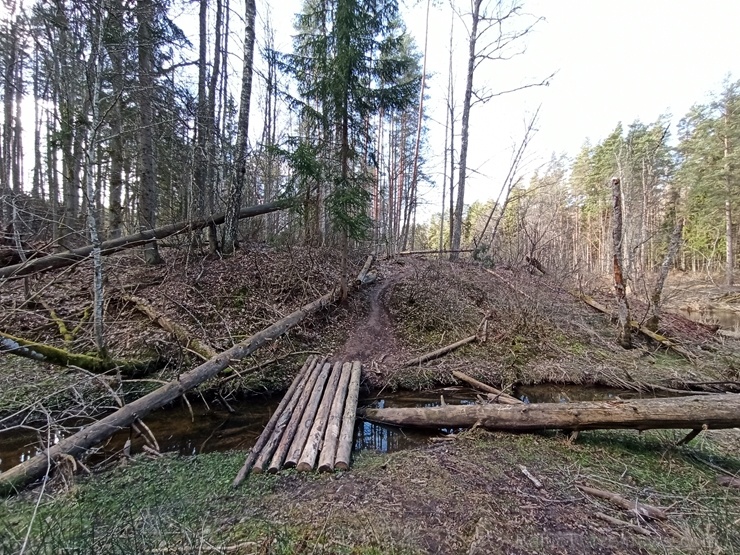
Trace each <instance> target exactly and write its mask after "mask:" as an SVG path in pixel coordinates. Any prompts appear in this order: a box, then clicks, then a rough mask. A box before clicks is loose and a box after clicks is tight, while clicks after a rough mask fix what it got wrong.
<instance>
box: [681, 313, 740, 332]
mask: <svg viewBox="0 0 740 555" xmlns="http://www.w3.org/2000/svg"><path fill="white" fill-rule="evenodd" d="M679 312H680V313H681V315H683V316H685V317H686V318H688V319H689V320H693V321H694V322H699V323H702V324H710V325H718V326H719V327H720V328H722V329H725V330H730V331H738V330H740V311H739V310H730V309H726V308H708V309H705V310H692V309H691V308H688V307H687V308H682V309H680V310H679Z"/></svg>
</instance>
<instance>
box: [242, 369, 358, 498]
mask: <svg viewBox="0 0 740 555" xmlns="http://www.w3.org/2000/svg"><path fill="white" fill-rule="evenodd" d="M361 373H362V365H361V364H360V362H358V361H355V362H343V361H338V362H330V361H328V360H327V358H326V357H325V358H319V357H317V356H311V357H309V358H308V359H307V360H306V363H305V364H304V365H303V367H302V368H301V370H300V371H299V372H298V375H297V376H296V378H295V380H293V383H292V384H291V386H290V388H289V389H288V391H287V393H286V394H285V396H284V397H283V399H282V401H281V402H280V404H279V405H278V408H277V409H276V410H275V412H274V413H273V415H272V417H271V418H270V420H269V421H268V423H267V425H266V426H265V429H264V430H263V431H262V434H260V436H259V438H258V439H257V442H256V443H255V445H254V447H252V449H251V450H250V451H249V454H248V455H247V459H246V461H245V462H244V466H242V468H241V470H240V471H239V473H238V474H237V476H236V478H235V479H234V483H233V486H234V487H237V486H238V485H239V484H241V483H242V482H243V481H244V479H245V478H246V477H247V475H248V474H249V473H250V472H253V473H255V474H258V473H261V472H265V471H267V472H270V473H276V472H278V470H280V469H283V468H297V469H298V470H299V471H302V472H308V471H311V470H314V468H316V466H317V463H318V470H319V471H320V472H331V471H333V470H335V469H336V470H347V469H349V464H350V457H351V454H352V442H353V438H354V430H355V416H356V414H357V397H358V395H359V391H360V376H361Z"/></svg>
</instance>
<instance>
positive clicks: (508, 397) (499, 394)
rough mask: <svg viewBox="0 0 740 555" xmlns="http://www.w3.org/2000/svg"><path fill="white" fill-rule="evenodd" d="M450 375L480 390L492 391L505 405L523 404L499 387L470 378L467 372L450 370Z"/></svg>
mask: <svg viewBox="0 0 740 555" xmlns="http://www.w3.org/2000/svg"><path fill="white" fill-rule="evenodd" d="M452 375H453V376H455V377H456V378H457V379H458V380H461V381H464V382H466V383H468V384H470V385H471V386H473V387H474V388H475V389H480V390H481V391H486V392H488V393H493V394H494V395H496V399H495V400H497V401H498V402H500V403H504V404H507V405H523V404H524V402H523V401H520V400H519V399H517V398H516V397H512V396H511V395H508V394H506V393H504V392H503V391H501V390H500V389H496V388H495V387H492V386H490V385H488V384H484V383H483V382H479V381H478V380H476V379H475V378H471V377H470V376H468V375H467V374H464V373H463V372H458V371H457V370H455V371H454V372H452Z"/></svg>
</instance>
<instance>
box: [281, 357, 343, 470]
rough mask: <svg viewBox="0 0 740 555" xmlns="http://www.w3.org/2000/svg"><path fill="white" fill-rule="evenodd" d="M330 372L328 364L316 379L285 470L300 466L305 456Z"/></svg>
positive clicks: (289, 452)
mask: <svg viewBox="0 0 740 555" xmlns="http://www.w3.org/2000/svg"><path fill="white" fill-rule="evenodd" d="M330 371H331V363H328V362H327V363H326V364H324V367H323V368H322V369H321V373H320V374H319V377H318V378H316V383H315V384H314V386H313V391H311V397H310V399H309V400H308V404H307V405H306V410H305V411H304V413H303V416H302V418H301V422H300V425H299V427H298V430H297V431H296V435H295V437H294V438H293V442H292V443H291V444H290V449H289V450H288V455H287V456H286V458H285V464H283V468H293V467H294V466H295V465H297V464H298V461H299V460H300V458H301V455H302V454H303V448H304V447H305V445H306V440H308V435H309V433H310V432H311V428H313V421H314V418H316V411H318V410H319V403H320V402H321V396H322V394H323V393H324V386H325V385H326V379H327V378H328V377H329V372H330Z"/></svg>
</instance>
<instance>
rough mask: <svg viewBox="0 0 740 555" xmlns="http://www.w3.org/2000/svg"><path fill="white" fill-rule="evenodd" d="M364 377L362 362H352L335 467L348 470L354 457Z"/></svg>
mask: <svg viewBox="0 0 740 555" xmlns="http://www.w3.org/2000/svg"><path fill="white" fill-rule="evenodd" d="M361 377H362V364H360V363H359V362H357V361H355V362H354V363H353V364H352V377H351V378H350V381H349V390H348V392H347V400H346V401H345V404H344V415H343V416H342V431H341V432H340V434H339V442H338V444H337V458H336V460H335V461H334V468H336V469H338V470H348V469H349V463H350V461H351V459H352V444H353V441H354V438H355V417H356V416H357V397H359V395H360V378H361Z"/></svg>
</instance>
